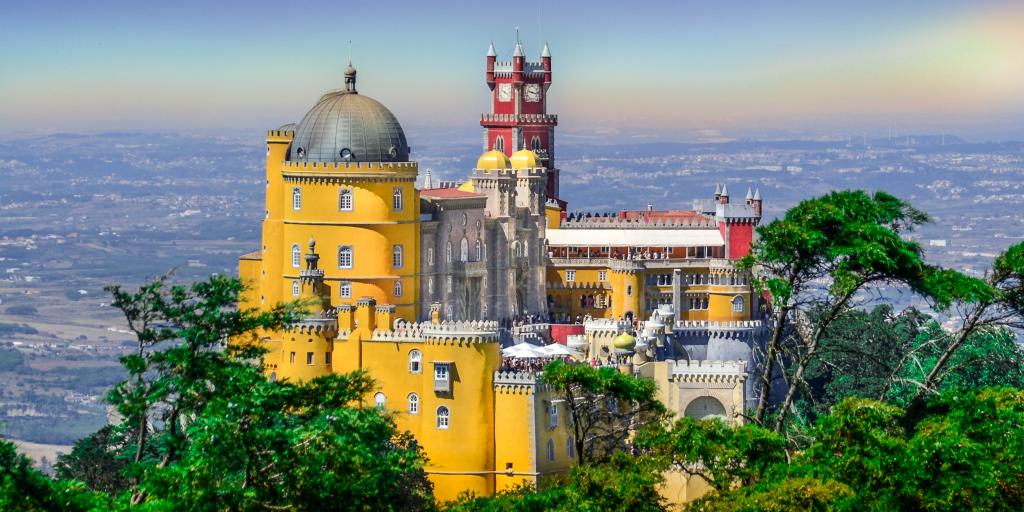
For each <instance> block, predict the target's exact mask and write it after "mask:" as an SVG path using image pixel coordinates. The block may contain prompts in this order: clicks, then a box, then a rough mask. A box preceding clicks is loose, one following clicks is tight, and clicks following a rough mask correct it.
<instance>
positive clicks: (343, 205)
mask: <svg viewBox="0 0 1024 512" xmlns="http://www.w3.org/2000/svg"><path fill="white" fill-rule="evenodd" d="M353 204H354V201H353V198H352V189H350V188H342V189H341V190H339V191H338V210H339V211H343V212H350V211H352V209H353Z"/></svg>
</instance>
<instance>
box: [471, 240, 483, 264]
mask: <svg viewBox="0 0 1024 512" xmlns="http://www.w3.org/2000/svg"><path fill="white" fill-rule="evenodd" d="M473 245H474V246H475V248H476V260H477V261H483V260H484V244H483V243H481V242H480V239H477V241H476V242H474V244H473Z"/></svg>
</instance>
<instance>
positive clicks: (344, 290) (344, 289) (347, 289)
mask: <svg viewBox="0 0 1024 512" xmlns="http://www.w3.org/2000/svg"><path fill="white" fill-rule="evenodd" d="M338 296H339V297H341V298H343V299H351V298H352V281H339V282H338Z"/></svg>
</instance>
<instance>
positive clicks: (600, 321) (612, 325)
mask: <svg viewBox="0 0 1024 512" xmlns="http://www.w3.org/2000/svg"><path fill="white" fill-rule="evenodd" d="M631 327H632V324H630V323H629V322H626V321H625V320H612V319H610V318H594V319H591V320H587V321H586V322H583V331H584V332H595V333H596V332H598V331H608V332H614V333H616V334H617V333H620V332H624V331H626V330H628V329H630V328H631Z"/></svg>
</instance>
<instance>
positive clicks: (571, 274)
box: [565, 270, 576, 283]
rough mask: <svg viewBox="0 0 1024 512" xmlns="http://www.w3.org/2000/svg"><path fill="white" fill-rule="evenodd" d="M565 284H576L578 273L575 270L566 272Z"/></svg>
mask: <svg viewBox="0 0 1024 512" xmlns="http://www.w3.org/2000/svg"><path fill="white" fill-rule="evenodd" d="M565 282H567V283H575V282H576V271H575V270H566V271H565Z"/></svg>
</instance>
